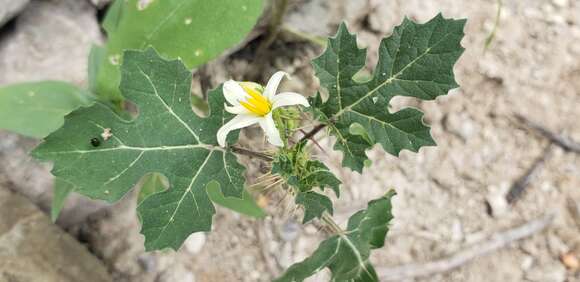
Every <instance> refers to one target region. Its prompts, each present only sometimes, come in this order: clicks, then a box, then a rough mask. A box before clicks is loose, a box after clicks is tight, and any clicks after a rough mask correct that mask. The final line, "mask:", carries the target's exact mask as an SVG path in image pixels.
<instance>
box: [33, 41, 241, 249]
mask: <svg viewBox="0 0 580 282" xmlns="http://www.w3.org/2000/svg"><path fill="white" fill-rule="evenodd" d="M121 69H122V82H121V91H122V93H123V95H124V96H125V97H126V98H127V99H129V100H130V101H132V102H133V103H135V104H136V105H137V107H138V108H139V116H138V117H137V118H135V119H134V120H123V119H121V118H120V117H118V116H117V115H116V114H115V113H114V112H113V111H112V110H111V109H110V108H109V107H107V106H105V105H104V104H102V103H95V104H94V105H93V106H91V107H87V108H81V109H79V110H77V111H75V112H73V113H71V114H69V115H68V116H67V117H66V121H65V123H64V126H63V127H62V128H60V129H59V130H57V131H55V132H54V133H52V134H51V135H49V136H48V137H47V138H46V139H45V141H44V142H43V143H41V144H40V145H39V146H38V147H37V148H36V149H35V150H34V151H33V155H34V156H35V157H36V158H38V159H41V160H48V161H53V162H54V168H53V170H52V173H53V174H54V175H55V176H56V177H58V178H60V179H62V180H64V181H66V182H69V183H70V184H71V185H74V187H75V189H74V191H75V192H77V193H80V194H83V195H86V196H88V197H91V198H94V199H101V200H106V201H109V202H113V201H117V200H119V199H120V198H122V197H123V196H124V195H125V194H126V193H127V192H128V191H129V190H131V189H132V187H133V186H134V185H135V184H136V183H137V182H138V181H139V179H140V178H141V177H143V176H144V175H146V174H149V173H152V172H156V173H160V174H163V175H164V176H165V177H166V178H167V180H168V182H169V184H170V187H169V188H168V189H167V190H166V191H163V192H160V193H155V194H152V195H150V196H148V197H146V198H145V199H144V200H143V201H142V202H141V203H140V204H139V206H138V213H139V216H140V218H141V220H142V229H141V233H142V234H143V235H144V236H145V247H146V249H147V250H154V249H163V248H167V247H169V248H173V249H177V248H179V247H180V245H181V244H182V242H183V241H184V240H185V239H186V238H187V236H189V235H190V234H191V233H193V232H198V231H209V230H210V228H211V222H212V216H213V214H214V213H215V208H214V206H213V204H212V202H211V201H210V199H209V197H208V194H207V191H206V185H207V184H208V183H210V182H216V183H218V184H219V185H220V188H221V191H222V193H223V194H224V195H225V196H228V197H238V198H239V197H242V193H243V191H244V190H243V188H244V182H245V180H244V176H243V174H244V168H243V167H242V166H241V165H240V164H239V163H238V162H237V159H236V157H235V155H233V154H232V153H231V152H229V151H227V150H225V149H223V148H221V147H219V146H218V145H217V140H216V132H217V130H218V129H219V127H220V126H222V125H223V124H224V122H225V121H227V119H228V118H230V115H229V114H228V113H226V112H225V111H224V110H223V104H224V98H223V94H222V90H221V87H220V88H218V89H216V90H213V91H211V92H210V93H209V104H210V111H211V114H210V115H209V116H208V117H207V118H201V117H199V116H197V115H196V114H194V113H193V111H192V108H191V100H190V87H191V79H192V74H191V72H190V71H188V70H187V68H186V67H185V66H184V65H183V64H182V63H181V62H180V61H177V60H174V61H167V60H164V59H162V58H161V57H160V56H159V55H158V54H157V52H155V50H153V49H151V48H149V49H147V50H145V51H126V52H125V60H124V62H123V66H122V68H121ZM105 132H110V133H111V134H112V136H110V137H109V138H104V137H102V134H103V133H105ZM231 138H237V134H232V136H231ZM93 139H96V140H93Z"/></svg>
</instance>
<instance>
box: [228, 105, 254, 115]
mask: <svg viewBox="0 0 580 282" xmlns="http://www.w3.org/2000/svg"><path fill="white" fill-rule="evenodd" d="M224 109H226V112H228V113H231V114H234V115H242V114H250V111H248V109H246V108H245V107H244V106H228V105H227V104H226V103H224Z"/></svg>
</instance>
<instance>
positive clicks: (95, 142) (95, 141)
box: [91, 138, 101, 147]
mask: <svg viewBox="0 0 580 282" xmlns="http://www.w3.org/2000/svg"><path fill="white" fill-rule="evenodd" d="M91 145H93V147H99V145H101V140H99V138H93V139H91Z"/></svg>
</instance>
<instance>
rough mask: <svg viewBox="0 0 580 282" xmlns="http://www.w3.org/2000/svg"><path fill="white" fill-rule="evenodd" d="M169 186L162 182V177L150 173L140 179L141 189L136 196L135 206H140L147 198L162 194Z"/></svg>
mask: <svg viewBox="0 0 580 282" xmlns="http://www.w3.org/2000/svg"><path fill="white" fill-rule="evenodd" d="M168 186H169V185H168V184H167V183H166V181H164V178H163V175H162V174H159V173H151V174H149V175H147V176H145V177H144V179H142V184H141V189H140V190H139V195H138V196H137V204H139V205H140V204H141V203H142V202H143V200H145V199H147V197H149V196H151V195H153V194H157V193H160V192H163V191H165V190H166V189H167V187H168Z"/></svg>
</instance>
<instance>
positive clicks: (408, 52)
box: [312, 15, 465, 172]
mask: <svg viewBox="0 0 580 282" xmlns="http://www.w3.org/2000/svg"><path fill="white" fill-rule="evenodd" d="M464 25H465V20H453V19H445V18H443V17H442V16H441V15H438V16H436V17H435V18H433V19H432V20H430V21H429V22H427V23H425V24H417V23H414V22H412V21H411V20H409V19H407V18H405V20H404V21H403V23H402V24H401V25H400V26H398V27H396V28H395V30H394V32H393V34H392V35H391V36H390V37H388V38H385V39H384V40H383V41H382V42H381V45H380V47H379V61H378V64H377V66H376V68H375V72H374V75H373V77H372V79H371V80H370V81H368V82H357V81H355V80H354V79H353V77H354V76H355V74H356V73H357V72H359V70H361V68H363V67H364V65H365V57H366V50H364V49H359V48H358V47H357V43H356V36H355V35H352V34H350V33H349V32H348V30H347V28H346V25H345V24H342V25H341V26H340V28H339V30H338V33H337V34H336V36H335V37H333V38H330V39H329V42H328V47H327V49H326V51H325V52H324V53H323V54H322V55H321V56H320V57H318V58H316V59H315V60H314V61H313V65H314V68H315V70H316V75H317V76H318V78H319V79H320V83H321V85H322V86H323V87H324V88H326V89H327V90H328V92H329V97H328V100H327V101H322V97H321V96H320V95H317V96H316V97H315V98H314V99H313V100H312V106H313V107H312V108H313V109H315V115H316V116H317V118H318V119H319V120H320V121H322V122H323V123H325V124H327V125H328V126H329V127H330V129H331V133H332V134H333V135H334V136H336V138H337V142H336V144H335V146H334V149H335V150H340V151H342V152H343V153H344V157H343V162H342V165H343V166H345V167H349V168H351V169H353V170H355V171H358V172H362V169H363V167H364V161H365V160H366V159H367V157H366V153H365V152H366V150H368V149H370V148H371V147H372V146H374V145H375V144H376V143H379V144H381V145H382V147H383V149H384V150H385V151H387V152H388V153H390V154H393V155H396V156H398V155H399V152H400V151H401V150H404V149H407V150H411V151H413V152H417V151H418V150H419V148H421V147H423V146H432V145H435V142H434V141H433V139H432V137H431V135H430V133H429V127H428V126H426V125H425V124H423V122H422V119H423V113H422V112H420V111H419V110H416V109H412V108H406V109H403V110H401V111H398V112H395V113H391V112H390V111H389V108H388V107H389V103H390V101H391V99H392V98H393V97H395V96H409V97H415V98H419V99H423V100H433V99H435V98H436V97H438V96H440V95H445V94H447V92H448V91H449V90H451V89H453V88H456V87H458V85H457V83H456V82H455V78H454V75H453V66H454V64H455V62H456V61H457V59H458V58H459V57H460V56H461V54H462V53H463V50H464V49H463V47H461V44H460V41H461V39H462V38H463V35H464V34H463V27H464ZM352 124H359V125H360V128H363V129H365V132H361V131H360V130H357V128H355V132H352V131H351V125H352ZM360 128H359V129H360ZM361 133H364V134H362V135H361Z"/></svg>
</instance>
